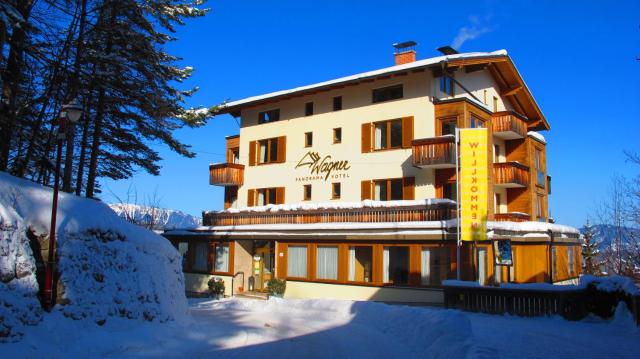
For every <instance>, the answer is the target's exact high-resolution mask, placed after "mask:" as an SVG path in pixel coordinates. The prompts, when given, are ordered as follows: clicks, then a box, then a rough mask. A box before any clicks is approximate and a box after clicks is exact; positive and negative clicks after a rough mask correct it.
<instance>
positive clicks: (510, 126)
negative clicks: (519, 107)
mask: <svg viewBox="0 0 640 359" xmlns="http://www.w3.org/2000/svg"><path fill="white" fill-rule="evenodd" d="M526 121H527V119H526V118H525V117H524V116H522V115H520V114H518V113H515V112H512V111H502V112H496V113H494V114H493V116H492V117H491V128H492V130H493V135H494V136H496V137H498V138H502V139H505V140H515V139H518V138H525V137H526V136H527V122H526Z"/></svg>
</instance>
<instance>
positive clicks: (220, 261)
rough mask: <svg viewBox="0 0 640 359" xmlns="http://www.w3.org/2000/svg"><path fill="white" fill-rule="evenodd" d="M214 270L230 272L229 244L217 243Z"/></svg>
mask: <svg viewBox="0 0 640 359" xmlns="http://www.w3.org/2000/svg"><path fill="white" fill-rule="evenodd" d="M215 248H216V249H215V255H214V259H213V270H214V271H215V272H223V273H228V272H229V243H217V244H216V245H215Z"/></svg>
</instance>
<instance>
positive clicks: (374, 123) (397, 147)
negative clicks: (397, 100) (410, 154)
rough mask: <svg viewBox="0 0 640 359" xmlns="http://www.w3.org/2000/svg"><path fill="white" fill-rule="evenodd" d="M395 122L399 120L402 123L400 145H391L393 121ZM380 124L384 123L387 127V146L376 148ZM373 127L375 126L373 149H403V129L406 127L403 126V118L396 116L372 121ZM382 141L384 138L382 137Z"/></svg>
mask: <svg viewBox="0 0 640 359" xmlns="http://www.w3.org/2000/svg"><path fill="white" fill-rule="evenodd" d="M394 122H399V123H400V144H399V145H398V146H393V147H392V146H391V142H392V141H391V138H392V137H393V136H392V133H391V130H392V129H393V123H394ZM379 124H384V127H385V131H386V136H387V138H386V146H387V147H381V148H376V143H377V142H378V141H376V128H377V125H379ZM372 128H373V151H374V152H376V151H389V150H397V149H401V148H403V147H402V136H403V131H404V129H403V128H402V118H394V119H391V120H384V121H376V122H373V123H372ZM381 142H382V139H381Z"/></svg>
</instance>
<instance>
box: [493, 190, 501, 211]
mask: <svg viewBox="0 0 640 359" xmlns="http://www.w3.org/2000/svg"><path fill="white" fill-rule="evenodd" d="M500 202H502V199H501V198H500V194H499V193H496V195H495V203H494V206H495V210H494V212H495V213H500Z"/></svg>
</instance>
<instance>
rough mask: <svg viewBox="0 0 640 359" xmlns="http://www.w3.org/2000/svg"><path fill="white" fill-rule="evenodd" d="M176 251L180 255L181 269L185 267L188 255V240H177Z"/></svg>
mask: <svg viewBox="0 0 640 359" xmlns="http://www.w3.org/2000/svg"><path fill="white" fill-rule="evenodd" d="M178 252H179V253H180V255H181V256H182V270H186V269H187V263H188V260H187V258H188V255H189V242H178Z"/></svg>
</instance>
